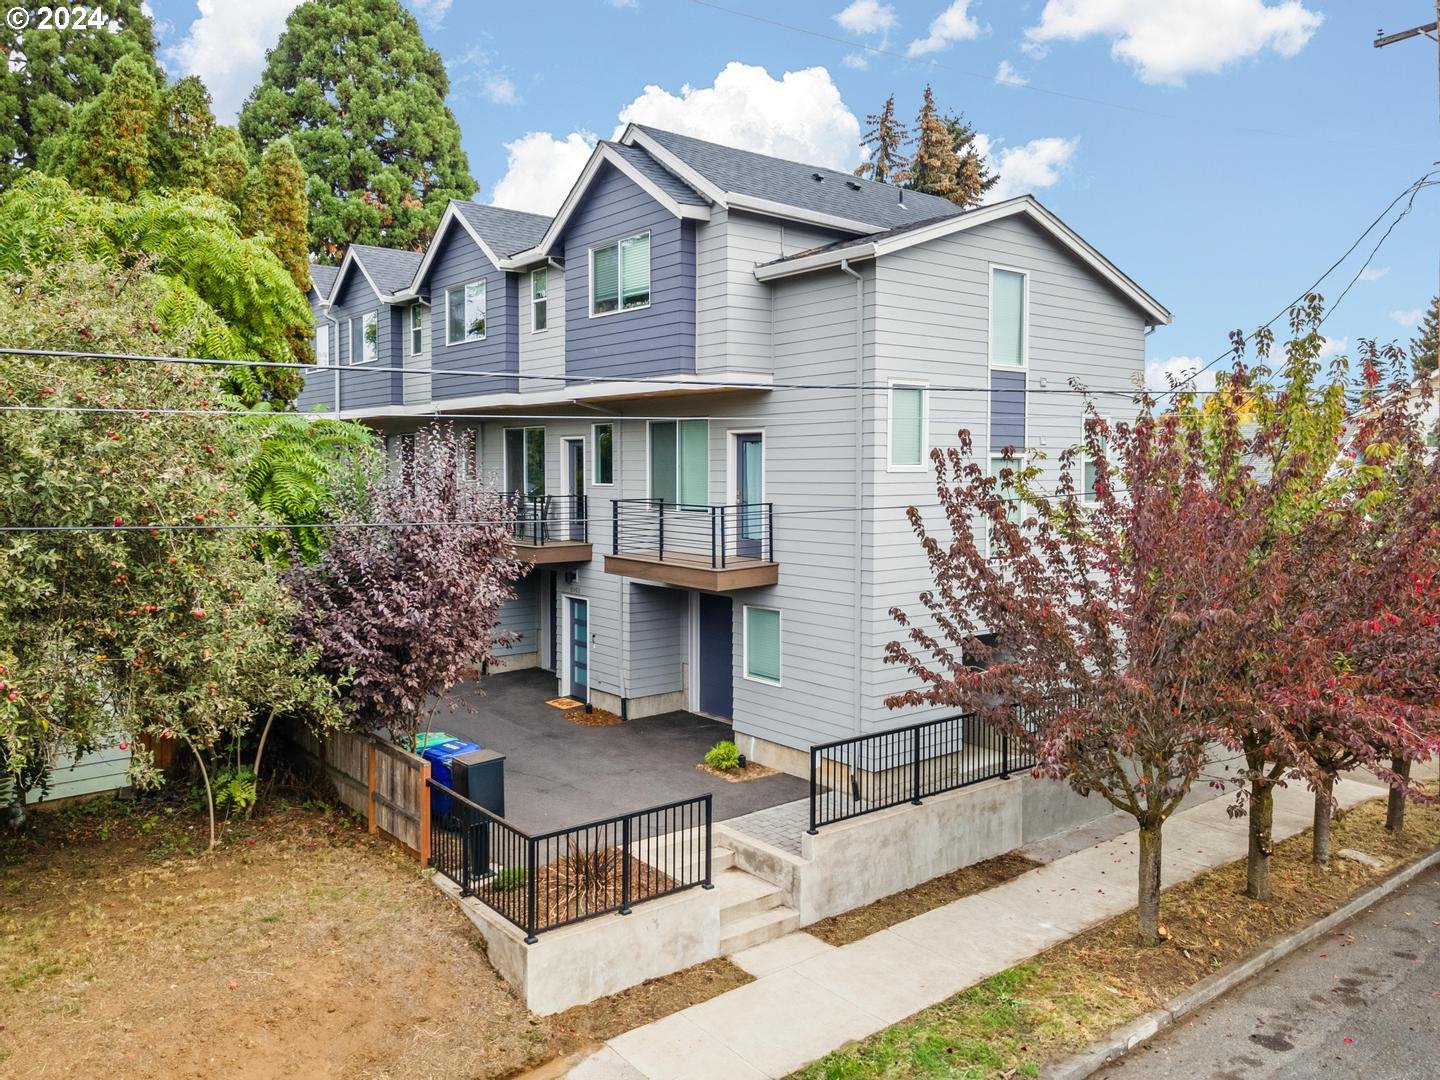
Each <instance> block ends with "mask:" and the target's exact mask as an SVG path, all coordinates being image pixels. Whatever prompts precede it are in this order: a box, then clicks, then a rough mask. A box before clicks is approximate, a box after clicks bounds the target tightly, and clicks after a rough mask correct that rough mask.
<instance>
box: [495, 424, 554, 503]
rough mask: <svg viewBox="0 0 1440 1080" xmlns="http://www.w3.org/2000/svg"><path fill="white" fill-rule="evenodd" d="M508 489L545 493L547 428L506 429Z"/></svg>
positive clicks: (526, 493)
mask: <svg viewBox="0 0 1440 1080" xmlns="http://www.w3.org/2000/svg"><path fill="white" fill-rule="evenodd" d="M505 490H506V491H514V492H519V493H521V494H525V495H544V494H545V429H544V428H538V427H532V428H506V429H505Z"/></svg>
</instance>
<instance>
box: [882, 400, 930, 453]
mask: <svg viewBox="0 0 1440 1080" xmlns="http://www.w3.org/2000/svg"><path fill="white" fill-rule="evenodd" d="M925 449H926V447H925V388H924V387H923V386H892V387H891V388H890V464H891V466H892V467H896V468H916V467H923V466H924V464H925Z"/></svg>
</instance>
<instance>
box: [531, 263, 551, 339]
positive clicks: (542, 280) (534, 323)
mask: <svg viewBox="0 0 1440 1080" xmlns="http://www.w3.org/2000/svg"><path fill="white" fill-rule="evenodd" d="M549 285H550V273H549V270H548V269H547V268H546V267H544V266H542V267H540V268H539V269H537V270H532V271H530V332H531V333H532V334H538V333H539V332H540V331H541V330H544V329H546V328H547V327H548V326H549V325H550V312H549V303H548V300H547V293H548V291H549Z"/></svg>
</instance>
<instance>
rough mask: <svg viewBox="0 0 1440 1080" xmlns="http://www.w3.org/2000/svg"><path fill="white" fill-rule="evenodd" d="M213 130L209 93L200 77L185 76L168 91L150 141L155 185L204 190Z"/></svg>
mask: <svg viewBox="0 0 1440 1080" xmlns="http://www.w3.org/2000/svg"><path fill="white" fill-rule="evenodd" d="M215 129H216V123H215V113H214V112H213V111H211V108H210V91H208V90H207V89H205V84H204V83H203V82H201V81H200V78H199V76H196V75H187V76H185V78H183V79H181V80H180V81H179V82H177V83H175V84H174V85H173V86H170V87H167V88H166V89H165V90H164V91H163V92H162V95H161V103H160V112H159V116H158V117H157V123H156V125H155V129H154V130H153V131H152V132H151V137H150V157H151V163H152V165H153V167H154V183H155V185H156V186H157V187H161V188H166V189H168V190H170V191H203V190H205V186H206V180H207V175H206V174H207V172H208V169H207V165H208V161H207V152H208V150H209V146H210V141H211V140H212V139H213V138H214V137H215Z"/></svg>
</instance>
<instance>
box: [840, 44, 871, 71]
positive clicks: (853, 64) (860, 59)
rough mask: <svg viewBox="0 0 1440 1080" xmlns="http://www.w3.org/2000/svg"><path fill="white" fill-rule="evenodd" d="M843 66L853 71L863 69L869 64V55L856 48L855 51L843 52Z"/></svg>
mask: <svg viewBox="0 0 1440 1080" xmlns="http://www.w3.org/2000/svg"><path fill="white" fill-rule="evenodd" d="M845 66H846V67H848V68H852V69H854V70H855V71H864V70H865V69H866V68H868V67H869V66H870V57H868V56H866V55H865V54H864V53H863V52H860V51H859V50H858V49H857V50H856V51H855V52H851V53H846V54H845Z"/></svg>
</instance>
